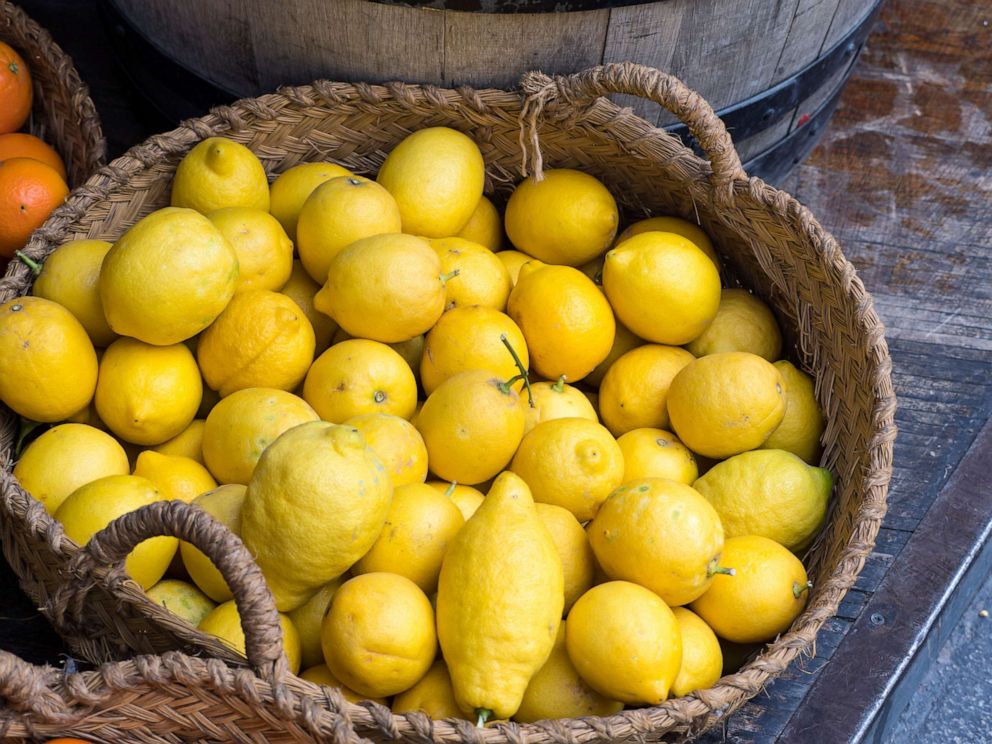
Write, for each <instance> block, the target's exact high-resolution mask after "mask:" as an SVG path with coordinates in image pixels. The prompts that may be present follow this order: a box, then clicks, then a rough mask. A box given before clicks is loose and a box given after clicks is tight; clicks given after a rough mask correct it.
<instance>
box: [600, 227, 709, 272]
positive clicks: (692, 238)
mask: <svg viewBox="0 0 992 744" xmlns="http://www.w3.org/2000/svg"><path fill="white" fill-rule="evenodd" d="M646 232H669V233H675V234H676V235H681V236H682V237H683V238H685V239H686V240H688V241H689V242H691V243H692V244H693V245H694V246H696V247H697V248H698V249H699V250H701V251H702V252H703V253H705V254H706V255H707V256H709V259H710V261H712V262H713V265H714V266H716V267H717V268H718V269H719V268H720V258H719V256H717V253H716V248H714V247H713V241H712V240H710V236H709V235H707V234H706V233H705V232H704V231H703V228H701V227H700V226H699V225H696V224H693V223H692V222H689V221H688V220H684V219H682V218H681V217H648V218H647V219H645V220H641V221H640V222H635V223H634V224H633V225H631V226H630V227H628V228H627V229H626V230H624V231H623V232H622V233H620V234H619V235H618V236H617V239H616V242H615V243H614V245H620V244H621V243H622V242H624V241H625V240H627V239H629V238H632V237H634V236H635V235H640V234H641V233H646Z"/></svg>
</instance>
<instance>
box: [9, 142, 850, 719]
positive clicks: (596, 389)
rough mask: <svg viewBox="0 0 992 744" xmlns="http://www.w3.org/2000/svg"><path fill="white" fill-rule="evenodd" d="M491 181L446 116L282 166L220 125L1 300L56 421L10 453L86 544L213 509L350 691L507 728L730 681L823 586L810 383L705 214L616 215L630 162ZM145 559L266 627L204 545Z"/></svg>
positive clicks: (305, 662) (203, 616)
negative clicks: (173, 513) (612, 171)
mask: <svg viewBox="0 0 992 744" xmlns="http://www.w3.org/2000/svg"><path fill="white" fill-rule="evenodd" d="M484 180H485V168H484V162H483V157H482V155H481V153H480V151H479V148H478V147H477V146H476V144H475V143H474V142H473V141H472V140H471V139H469V138H468V137H466V136H465V135H464V134H461V133H459V132H456V131H454V130H451V129H447V128H442V127H437V128H431V129H424V130H421V131H418V132H415V133H413V134H411V135H410V136H408V137H407V138H406V139H405V140H403V141H402V142H401V143H400V144H399V145H398V146H397V147H396V148H395V149H393V150H392V152H391V153H389V154H388V156H387V157H386V159H385V162H384V163H383V165H382V168H381V169H380V171H379V173H378V174H377V177H376V180H370V179H368V178H364V177H361V176H359V175H356V174H354V173H351V172H349V171H347V170H345V169H344V168H342V167H340V166H338V165H334V164H331V163H309V164H302V165H297V166H295V167H292V168H290V169H288V170H287V171H285V172H284V173H282V174H281V175H280V176H279V177H278V178H277V179H276V180H275V181H274V183H272V185H271V187H270V186H269V183H268V181H267V178H266V174H265V171H264V169H263V167H262V164H261V163H260V162H259V160H258V159H257V158H256V157H255V155H253V154H252V153H251V152H250V151H249V150H248V149H246V148H245V147H244V146H242V145H240V144H237V143H235V142H233V141H230V140H226V139H222V138H211V139H208V140H205V141H203V142H201V143H200V144H199V145H197V146H196V147H194V148H193V149H192V150H191V151H190V152H189V154H188V155H187V156H186V157H185V158H184V159H183V161H182V162H181V163H180V165H179V167H178V169H177V171H176V175H175V179H174V181H173V185H172V199H171V202H172V206H170V207H168V208H164V209H160V210H158V211H156V212H154V213H152V214H150V215H148V216H146V217H144V218H143V219H142V220H140V221H139V222H138V223H137V224H135V225H134V226H133V227H132V228H130V229H129V230H128V231H127V232H126V233H125V234H124V235H123V236H121V237H120V239H119V240H117V242H116V243H114V244H113V245H111V244H110V243H106V242H101V241H97V240H83V241H75V242H71V243H67V244H66V245H63V246H61V247H60V248H59V249H58V250H56V251H55V252H54V253H53V254H52V255H51V256H50V257H49V258H48V260H47V261H46V262H45V264H44V266H43V267H38V272H39V275H38V277H37V280H36V282H35V284H34V290H33V296H30V297H21V298H18V299H15V300H13V301H10V302H7V303H5V304H3V305H0V398H2V400H3V402H4V403H6V404H7V405H8V406H9V407H10V408H12V409H13V410H14V411H16V412H17V413H18V414H20V415H21V416H22V417H24V419H25V420H29V421H34V422H47V423H56V422H64V423H60V424H59V425H57V426H54V427H52V428H48V429H47V430H46V431H44V433H42V434H41V435H40V436H37V437H36V438H34V439H33V441H31V442H30V444H28V445H27V446H26V448H24V450H23V452H22V453H21V454H20V459H19V461H18V462H17V465H16V467H15V470H14V472H15V474H16V475H17V477H18V478H19V479H20V482H21V483H22V484H23V486H24V488H25V489H26V490H27V491H28V492H29V493H31V494H32V495H33V496H34V497H35V498H37V499H38V500H39V501H41V502H42V503H43V504H44V506H45V508H46V509H47V510H48V511H49V512H50V513H51V514H53V515H54V517H55V519H56V520H58V521H59V522H61V523H62V525H63V526H64V528H65V531H66V534H67V535H68V536H69V537H70V538H72V539H73V540H75V541H76V542H78V543H81V544H82V543H85V542H86V541H87V540H89V538H90V537H91V536H92V535H93V534H94V533H95V532H96V531H98V530H99V529H101V528H102V527H104V526H105V525H107V524H108V523H109V522H110V521H111V520H113V519H114V518H116V517H118V516H120V515H121V514H124V513H126V512H128V511H131V510H133V509H136V508H138V507H140V506H142V505H143V504H147V503H150V502H154V501H158V500H163V499H182V500H184V501H187V502H189V501H191V502H193V503H195V504H196V505H198V506H199V507H201V508H202V509H204V510H205V511H207V512H208V513H210V514H211V515H213V517H215V518H216V519H217V520H219V521H220V522H222V523H223V524H225V525H227V527H229V528H230V529H231V530H233V531H234V532H235V533H236V534H238V535H239V536H240V537H241V538H242V540H243V541H244V543H245V545H246V546H247V547H248V549H249V550H250V551H251V553H252V554H253V556H254V557H255V558H256V560H257V562H258V565H259V566H260V567H261V569H262V572H263V573H264V575H265V578H266V580H267V582H268V585H269V587H270V589H271V590H272V593H273V595H274V597H275V601H276V604H277V607H278V609H279V610H280V612H281V613H283V614H282V615H281V617H282V621H283V626H284V641H285V647H286V650H287V655H288V657H289V659H290V662H291V665H292V667H293V668H294V670H299V669H300V668H301V667H302V668H305V669H306V671H304V672H303V675H302V676H304V677H305V678H307V679H310V680H312V681H315V682H319V683H322V684H328V685H335V686H340V687H342V689H343V691H344V693H345V695H347V696H348V697H349V698H351V699H356V700H357V699H362V698H368V699H374V700H378V701H380V702H387V700H388V699H389V698H392V700H391V703H390V704H391V705H392V707H393V710H395V711H397V712H402V711H411V710H423V711H425V712H427V713H428V714H430V715H432V716H435V717H463V718H468V719H469V720H472V721H478V722H480V723H483V722H485V721H486V720H487V719H491V720H497V719H510V718H513V719H515V720H518V721H535V720H538V719H547V718H556V717H571V716H583V715H605V714H610V713H612V712H616V711H618V710H620V709H621V708H623V706H624V705H630V706H639V705H652V704H657V703H659V702H660V701H662V700H665V699H666V698H667V697H669V696H679V695H684V694H687V693H689V692H691V691H693V690H697V689H701V688H705V687H708V686H711V685H712V684H713V683H714V682H715V681H716V680H717V679H718V678H719V676H720V675H721V669H722V668H723V666H724V664H723V659H722V652H721V643H723V644H726V643H728V642H729V643H730V644H731V645H730V646H727V645H724V647H723V649H724V650H726V649H727V648H732V647H733V644H752V643H758V642H763V641H766V640H768V639H771V638H774V637H775V636H776V635H777V634H779V633H781V632H783V631H784V630H786V629H787V628H788V627H789V625H790V624H791V622H792V621H793V620H794V619H795V618H796V616H797V615H798V614H799V613H800V612H801V610H802V608H803V606H804V604H805V602H806V598H807V596H808V592H809V583H808V581H807V576H806V572H805V570H804V568H803V565H802V563H801V561H800V560H799V558H797V554H801V553H802V551H803V550H804V549H805V548H807V547H808V546H809V545H810V543H811V541H812V540H813V538H814V537H815V535H816V533H817V532H818V530H819V529H820V527H821V525H822V523H823V520H824V516H825V513H826V509H827V501H828V496H829V494H830V491H831V486H832V479H831V476H830V474H829V473H828V472H827V471H826V470H823V469H821V468H817V467H814V466H813V465H812V464H813V463H815V462H816V461H817V459H818V457H819V439H820V435H821V434H822V432H823V428H824V422H823V418H822V415H821V412H820V410H819V409H818V406H817V403H816V400H815V397H814V392H813V384H812V381H811V380H810V378H809V377H808V376H807V375H806V374H804V373H803V372H801V371H800V370H798V369H796V368H795V367H794V366H793V365H792V364H790V363H789V362H787V361H780V360H779V357H780V356H781V352H782V338H781V335H780V331H779V328H778V327H777V325H776V321H775V318H774V316H773V315H772V313H771V311H770V310H769V308H768V307H767V306H766V305H765V304H764V303H762V302H761V300H759V299H757V298H756V297H754V296H753V295H751V294H749V293H748V292H747V291H745V290H742V289H723V288H722V287H721V280H720V273H719V266H720V260H719V258H718V256H717V254H716V252H715V251H714V249H713V246H712V244H711V242H710V240H709V238H708V237H707V235H706V234H705V233H704V232H703V231H702V230H701V229H700V228H699V227H697V226H695V225H693V224H690V223H688V222H686V221H684V220H681V219H678V218H674V217H654V218H650V219H645V220H643V221H641V222H637V223H635V224H633V225H631V226H630V227H629V228H627V230H626V231H624V232H623V233H621V234H620V235H619V237H617V236H616V233H617V228H618V223H619V214H618V209H617V204H616V202H615V201H614V198H613V196H612V195H611V194H610V192H609V190H608V189H607V188H606V187H605V186H604V185H603V183H601V182H600V181H599V180H597V179H596V178H594V177H593V176H591V175H588V174H585V173H581V172H578V171H575V170H568V169H559V170H550V171H546V172H545V173H544V174H543V178H541V179H535V178H533V177H532V178H529V179H527V180H525V181H523V182H522V183H520V184H519V185H518V186H517V188H516V189H515V190H514V191H513V193H512V195H511V196H510V198H509V201H508V203H507V205H506V209H505V214H504V215H501V214H500V212H499V211H498V210H497V209H496V207H495V206H494V205H493V204H492V203H491V202H490V201H489V200H488V199H487V198H486V197H484V196H483V186H484ZM109 208H110V209H114V208H116V205H114V204H111V205H110V206H109ZM504 228H505V232H506V236H507V237H508V238H509V241H510V242H511V243H512V245H513V246H514V248H515V250H505V249H504ZM294 246H295V248H294ZM294 251H295V255H296V256H298V258H295V257H294ZM127 569H128V571H129V572H130V574H131V576H132V577H133V578H134V579H135V580H136V581H137V582H138V583H139V584H140V585H141V586H142V587H143V588H145V589H146V590H147V591H148V593H149V595H150V596H152V597H153V598H155V599H156V600H157V601H159V602H161V603H162V604H164V605H165V606H166V607H167V608H168V609H170V610H172V611H174V612H176V613H178V614H179V615H181V616H183V617H185V618H186V619H187V620H189V621H190V622H191V623H194V624H198V625H199V627H200V628H202V629H203V630H204V631H207V632H210V633H214V634H216V635H218V636H220V637H221V638H223V639H225V640H226V641H227V642H229V643H231V644H232V645H234V646H235V647H236V648H239V649H241V650H242V651H243V650H244V636H243V635H242V632H241V628H240V622H239V618H238V615H237V610H236V608H235V606H234V603H233V601H232V596H231V592H230V590H229V588H228V586H227V584H226V583H225V581H224V579H223V578H222V577H221V576H220V574H219V573H218V572H217V570H216V569H215V568H214V567H213V566H212V565H211V564H210V562H209V561H208V559H207V558H206V557H205V556H204V555H203V554H202V553H201V552H200V551H199V550H197V549H196V548H195V547H193V546H192V545H189V544H185V543H183V544H179V541H177V540H176V539H175V538H171V537H156V538H154V539H149V540H147V541H145V542H143V543H142V544H141V545H139V546H138V547H137V548H135V550H134V552H133V553H132V554H131V555H130V556H129V558H128V560H127ZM163 577H166V578H164V579H163Z"/></svg>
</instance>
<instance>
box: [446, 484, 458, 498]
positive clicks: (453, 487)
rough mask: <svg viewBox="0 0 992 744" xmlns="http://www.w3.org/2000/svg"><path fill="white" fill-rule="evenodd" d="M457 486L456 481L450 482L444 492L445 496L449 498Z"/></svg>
mask: <svg viewBox="0 0 992 744" xmlns="http://www.w3.org/2000/svg"><path fill="white" fill-rule="evenodd" d="M457 485H458V481H451V485H450V486H448V488H447V490H446V491H445V492H444V495H445V496H451V494H453V493H454V492H455V486H457Z"/></svg>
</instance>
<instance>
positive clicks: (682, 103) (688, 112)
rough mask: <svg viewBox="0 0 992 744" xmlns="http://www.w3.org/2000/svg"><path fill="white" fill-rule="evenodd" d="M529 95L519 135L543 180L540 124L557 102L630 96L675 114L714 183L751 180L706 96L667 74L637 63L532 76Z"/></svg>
mask: <svg viewBox="0 0 992 744" xmlns="http://www.w3.org/2000/svg"><path fill="white" fill-rule="evenodd" d="M520 85H521V88H522V89H523V91H524V94H525V96H526V97H525V100H524V108H523V112H522V113H521V119H522V124H523V126H521V131H520V137H521V146H522V149H523V150H524V170H525V171H526V170H527V167H526V166H527V162H526V158H527V149H528V148H526V147H523V145H524V137H525V130H526V131H527V137H528V138H529V140H530V143H529V144H530V148H529V149H530V156H531V167H530V172H531V173H533V174H534V177H535V179H536V180H540V179H541V170H542V158H541V148H540V143H539V140H538V134H537V129H538V127H537V122H538V120H539V119H540V116H541V114H542V112H543V111H544V109H545V108H547V107H548V106H549V105H550V104H552V103H553V102H556V101H562V102H564V103H567V104H571V106H577V105H591V104H592V103H593V102H594V101H595V99H596V98H598V97H600V96H603V95H606V94H608V93H626V94H629V95H634V96H639V97H641V98H646V99H648V100H649V101H654V102H655V103H657V104H660V105H661V106H663V107H664V108H666V109H667V110H668V111H670V112H671V113H673V114H675V116H677V117H678V119H679V120H680V121H681V122H682V123H683V124H685V125H686V126H687V127H688V128H689V131H690V132H691V133H692V136H693V137H695V138H696V141H697V142H698V143H699V146H700V148H701V149H702V151H703V153H704V154H705V155H706V158H707V160H709V162H710V164H711V165H712V167H713V185H714V187H716V189H717V190H718V191H719V192H721V193H729V192H731V191H732V189H733V184H734V182H735V181H739V180H744V179H747V173H745V171H744V168H743V166H742V165H741V159H740V156H739V155H738V154H737V149H736V148H735V147H734V143H733V140H732V139H731V138H730V134H729V133H728V132H727V128H726V127H725V126H724V125H723V121H721V120H720V117H719V116H717V115H716V112H715V111H713V108H712V107H711V106H710V105H709V103H707V102H706V99H704V98H703V97H702V96H700V95H699V94H698V93H696V92H695V91H693V90H691V89H690V88H689V87H688V86H687V85H686V84H685V83H683V82H682V81H681V80H679V79H678V78H677V77H675V76H673V75H669V74H668V73H667V72H662V71H661V70H656V69H655V68H653V67H648V66H646V65H639V64H635V63H633V62H616V63H612V64H608V65H600V66H598V67H591V68H589V69H588V70H583V71H582V72H578V73H575V74H574V75H568V76H555V77H551V76H549V75H546V74H544V73H543V72H528V73H526V74H525V75H524V76H523V77H522V78H521V81H520Z"/></svg>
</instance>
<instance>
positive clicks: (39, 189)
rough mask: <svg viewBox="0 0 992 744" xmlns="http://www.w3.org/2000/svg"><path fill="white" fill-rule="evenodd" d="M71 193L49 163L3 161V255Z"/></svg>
mask: <svg viewBox="0 0 992 744" xmlns="http://www.w3.org/2000/svg"><path fill="white" fill-rule="evenodd" d="M0 85H2V83H0ZM0 110H3V106H2V105H0ZM0 116H2V115H0ZM68 195H69V187H68V186H66V184H65V181H63V180H62V177H61V176H59V174H58V173H57V172H56V170H55V169H54V168H52V167H51V166H50V165H45V164H44V163H42V162H40V161H38V160H32V159H31V158H11V159H10V160H4V161H2V162H0V255H3V256H6V257H7V258H10V257H11V256H13V255H14V251H16V250H18V249H19V248H23V247H24V244H25V243H26V242H27V241H28V237H30V235H31V233H32V232H34V231H35V230H36V229H37V228H38V227H40V226H41V223H42V222H44V221H45V220H46V219H48V215H49V214H51V212H52V210H53V209H55V207H57V206H58V205H59V204H61V203H62V202H63V201H65V198H66V196H68Z"/></svg>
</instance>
